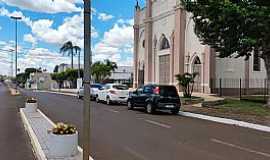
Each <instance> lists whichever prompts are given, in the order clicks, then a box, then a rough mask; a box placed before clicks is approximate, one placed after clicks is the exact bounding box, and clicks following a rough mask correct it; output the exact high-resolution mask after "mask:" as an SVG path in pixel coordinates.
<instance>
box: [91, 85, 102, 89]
mask: <svg viewBox="0 0 270 160" xmlns="http://www.w3.org/2000/svg"><path fill="white" fill-rule="evenodd" d="M91 88H97V89H100V88H102V86H101V85H91Z"/></svg>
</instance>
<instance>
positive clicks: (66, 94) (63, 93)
mask: <svg viewBox="0 0 270 160" xmlns="http://www.w3.org/2000/svg"><path fill="white" fill-rule="evenodd" d="M35 92H40V93H52V94H59V95H65V96H73V97H77V94H75V93H65V92H54V91H35Z"/></svg>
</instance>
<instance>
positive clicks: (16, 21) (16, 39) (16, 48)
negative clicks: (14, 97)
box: [10, 16, 22, 91]
mask: <svg viewBox="0 0 270 160" xmlns="http://www.w3.org/2000/svg"><path fill="white" fill-rule="evenodd" d="M10 18H11V19H14V20H15V78H16V91H17V85H18V83H17V67H18V20H21V19H22V17H16V16H11V17H10Z"/></svg>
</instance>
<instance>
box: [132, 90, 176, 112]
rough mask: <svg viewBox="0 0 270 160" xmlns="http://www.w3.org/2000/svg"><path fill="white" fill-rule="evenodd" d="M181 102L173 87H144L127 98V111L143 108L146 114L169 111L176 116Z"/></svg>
mask: <svg viewBox="0 0 270 160" xmlns="http://www.w3.org/2000/svg"><path fill="white" fill-rule="evenodd" d="M180 106H181V102H180V97H179V95H178V92H177V89H176V87H175V86H170V85H145V86H144V87H142V88H138V89H137V90H136V91H134V92H131V93H130V95H129V98H128V109H130V110H131V109H133V108H134V107H144V108H145V109H146V112H147V113H150V114H152V113H154V112H155V111H156V110H169V111H171V113H172V114H177V113H178V112H179V110H180Z"/></svg>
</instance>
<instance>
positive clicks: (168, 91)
mask: <svg viewBox="0 0 270 160" xmlns="http://www.w3.org/2000/svg"><path fill="white" fill-rule="evenodd" d="M159 90H160V95H161V96H166V97H167V96H169V97H177V96H178V93H177V90H176V88H175V87H174V86H159Z"/></svg>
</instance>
